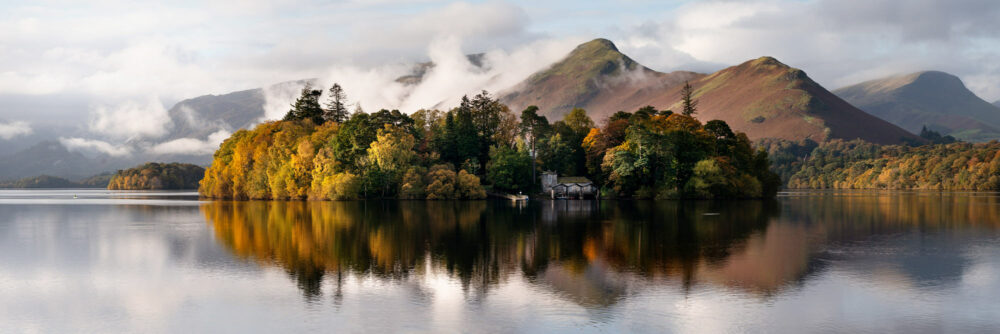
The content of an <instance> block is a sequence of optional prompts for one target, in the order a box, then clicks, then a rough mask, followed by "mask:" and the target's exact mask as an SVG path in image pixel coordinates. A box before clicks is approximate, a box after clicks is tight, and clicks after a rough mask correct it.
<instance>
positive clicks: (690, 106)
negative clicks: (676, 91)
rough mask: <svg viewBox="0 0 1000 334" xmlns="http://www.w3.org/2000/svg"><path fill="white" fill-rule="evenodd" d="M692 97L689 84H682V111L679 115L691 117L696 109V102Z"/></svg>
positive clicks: (692, 91) (692, 92) (692, 93)
mask: <svg viewBox="0 0 1000 334" xmlns="http://www.w3.org/2000/svg"><path fill="white" fill-rule="evenodd" d="M693 95H694V89H692V88H691V84H690V83H688V82H687V81H685V82H684V88H682V89H681V104H683V109H682V110H681V114H682V115H684V116H688V117H693V116H694V113H695V111H697V108H698V100H695V99H694V98H693V97H692V96H693Z"/></svg>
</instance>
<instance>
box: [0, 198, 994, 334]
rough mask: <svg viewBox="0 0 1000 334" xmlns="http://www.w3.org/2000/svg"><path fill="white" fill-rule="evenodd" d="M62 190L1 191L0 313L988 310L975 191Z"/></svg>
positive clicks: (422, 318) (364, 320) (357, 320)
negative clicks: (315, 198) (273, 197)
mask: <svg viewBox="0 0 1000 334" xmlns="http://www.w3.org/2000/svg"><path fill="white" fill-rule="evenodd" d="M76 193H77V191H76V190H74V191H73V192H52V193H51V194H49V193H39V192H10V193H8V194H0V309H2V310H4V311H3V312H0V332H32V331H51V332H66V331H71V330H80V329H83V331H88V332H170V331H177V332H192V331H195V332H199V331H241V332H245V331H254V330H256V331H262V330H268V329H271V328H273V329H274V330H280V329H288V328H289V327H292V330H294V331H329V330H330V329H331V328H336V329H337V330H339V331H344V332H400V331H418V332H419V331H423V332H470V331H471V332H478V331H482V332H546V333H547V332H560V331H567V332H569V331H572V332H576V331H587V330H592V331H600V332H743V331H750V332H793V333H798V332H815V331H840V332H886V331H905V332H996V330H997V329H998V328H1000V322H998V320H997V319H996V314H1000V304H998V303H996V297H997V296H1000V233H998V231H1000V229H998V227H1000V201H998V197H997V196H996V195H995V194H940V193H850V192H831V193H793V194H786V195H785V196H782V197H780V198H778V199H777V200H776V201H771V202H759V201H745V202H616V201H607V202H600V203H598V202H590V201H554V202H550V201H544V202H531V203H529V204H528V205H526V206H521V207H515V206H511V205H509V204H508V203H506V202H423V201H414V202H396V201H392V202H378V201H369V202H335V203H330V202H314V203H307V202H235V203H234V202H197V201H195V200H175V199H170V200H162V199H153V200H145V199H143V200H133V199H122V198H118V194H111V195H104V197H101V196H99V194H96V193H95V194H90V193H87V194H86V195H87V196H88V197H94V198H92V199H90V200H88V201H86V202H82V203H81V202H80V201H81V198H83V197H84V195H83V193H81V195H80V197H81V198H73V196H72V195H73V194H76ZM166 195H170V194H166ZM4 196H6V197H4ZM134 201H142V202H141V203H144V204H141V205H137V204H135V203H133V202H134ZM303 296H305V297H303ZM303 301H306V302H303ZM387 315H391V316H387ZM279 328H280V329H279Z"/></svg>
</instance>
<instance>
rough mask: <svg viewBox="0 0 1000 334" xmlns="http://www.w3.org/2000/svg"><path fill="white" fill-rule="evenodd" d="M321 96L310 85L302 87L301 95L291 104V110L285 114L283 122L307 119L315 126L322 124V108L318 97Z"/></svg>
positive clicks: (320, 93) (319, 92)
mask: <svg viewBox="0 0 1000 334" xmlns="http://www.w3.org/2000/svg"><path fill="white" fill-rule="evenodd" d="M322 94H323V92H321V91H319V90H314V89H312V86H311V85H309V84H306V86H305V87H302V94H301V95H299V98H298V99H295V103H293V104H292V109H291V110H289V111H288V113H287V114H285V118H284V120H286V121H293V120H302V119H309V120H312V121H313V123H315V124H317V125H319V124H323V108H322V107H320V105H319V97H320V95H322Z"/></svg>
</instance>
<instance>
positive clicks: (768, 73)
mask: <svg viewBox="0 0 1000 334" xmlns="http://www.w3.org/2000/svg"><path fill="white" fill-rule="evenodd" d="M685 81H688V82H689V83H690V84H691V86H692V88H693V89H694V98H695V99H697V100H698V101H699V104H698V112H697V114H696V115H695V116H696V117H697V118H699V119H701V120H703V121H707V120H713V119H720V120H723V121H726V123H728V124H729V125H730V126H731V127H732V128H733V129H735V130H739V131H743V132H745V133H746V134H747V135H748V136H749V137H750V138H751V139H760V138H782V139H788V140H796V141H797V140H802V139H806V138H809V139H812V140H815V141H820V142H822V141H825V140H828V139H833V138H842V139H855V138H861V139H864V140H867V141H871V142H875V143H887V144H888V143H903V142H906V141H918V142H919V141H921V139H919V138H918V137H917V136H915V135H913V134H912V133H909V132H906V131H905V130H903V129H901V128H899V127H897V126H895V125H892V124H889V123H888V122H886V121H883V120H881V119H879V118H877V117H874V116H872V115H869V114H867V113H865V112H864V111H861V110H859V109H858V108H855V107H854V106H852V105H851V104H849V103H847V102H845V101H844V100H842V99H840V98H839V97H837V96H836V95H834V94H833V93H830V92H829V91H827V90H826V89H825V88H823V87H822V86H820V85H819V84H818V83H816V82H815V81H813V80H812V79H810V78H809V77H808V76H807V75H806V73H805V72H803V71H802V70H799V69H796V68H792V67H789V66H787V65H785V64H782V63H781V62H779V61H778V60H776V59H774V58H771V57H762V58H759V59H755V60H750V61H747V62H744V63H743V64H740V65H737V66H733V67H729V68H726V69H723V70H721V71H718V72H716V73H713V74H710V75H704V74H698V73H693V72H683V71H680V72H670V73H660V72H657V71H654V70H651V69H649V68H647V67H645V66H642V65H641V64H639V63H637V62H635V61H634V60H632V59H631V58H629V57H628V56H625V55H624V54H622V53H621V52H619V51H618V49H617V48H616V47H615V46H614V44H613V43H611V42H610V41H608V40H605V39H597V40H593V41H590V42H587V43H584V44H582V45H580V46H579V47H577V48H576V49H575V50H573V52H571V53H570V54H569V55H568V56H567V57H566V58H565V59H563V60H562V61H560V62H558V63H556V64H554V65H553V66H552V67H550V68H549V69H546V70H543V71H541V72H538V73H536V74H534V75H532V76H531V77H529V78H528V79H527V80H525V81H524V82H522V83H521V84H519V85H518V86H516V87H514V88H512V89H511V90H509V91H508V92H505V93H504V94H503V95H502V97H501V100H502V101H503V102H505V103H507V104H508V105H509V106H510V107H511V109H512V110H522V109H523V108H526V107H527V106H529V105H537V106H538V107H539V108H540V109H541V110H542V112H543V114H544V115H545V116H547V117H549V119H550V120H555V119H559V118H561V117H562V115H563V114H565V113H566V112H568V111H569V110H571V109H572V108H575V107H579V108H583V109H586V110H587V112H588V114H589V115H590V116H591V118H593V119H595V120H597V121H600V120H602V119H604V118H605V117H607V116H608V115H611V114H612V113H614V112H616V111H619V110H625V111H634V110H637V109H639V108H641V107H643V106H646V105H652V106H654V107H657V108H660V109H671V110H679V109H680V91H681V88H682V86H683V83H684V82H685Z"/></svg>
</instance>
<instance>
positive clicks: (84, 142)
mask: <svg viewBox="0 0 1000 334" xmlns="http://www.w3.org/2000/svg"><path fill="white" fill-rule="evenodd" d="M59 142H60V143H62V144H63V146H66V148H67V149H69V150H70V151H91V152H94V151H96V152H100V153H104V154H107V155H110V156H116V157H120V156H126V155H129V154H131V153H132V150H131V149H130V148H129V147H127V146H120V145H113V144H111V143H109V142H106V141H103V140H97V139H86V138H76V137H74V138H66V137H60V138H59Z"/></svg>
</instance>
